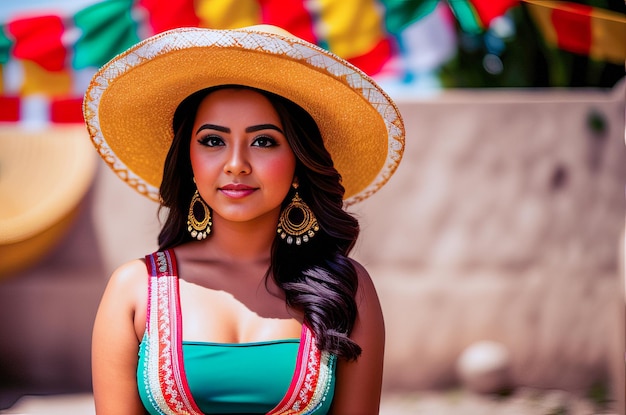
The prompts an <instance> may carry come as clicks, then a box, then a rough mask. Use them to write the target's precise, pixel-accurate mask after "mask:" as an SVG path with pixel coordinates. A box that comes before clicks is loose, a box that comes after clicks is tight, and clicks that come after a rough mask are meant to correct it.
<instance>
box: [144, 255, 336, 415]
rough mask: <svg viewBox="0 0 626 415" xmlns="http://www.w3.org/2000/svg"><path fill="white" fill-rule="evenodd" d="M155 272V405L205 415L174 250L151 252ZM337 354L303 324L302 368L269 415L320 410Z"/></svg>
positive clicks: (148, 376)
mask: <svg viewBox="0 0 626 415" xmlns="http://www.w3.org/2000/svg"><path fill="white" fill-rule="evenodd" d="M146 264H147V267H148V272H149V275H150V284H149V291H148V310H147V318H146V334H145V338H144V340H145V344H146V355H145V356H146V364H145V369H144V373H143V384H142V385H140V386H139V387H143V388H144V389H145V392H146V395H147V396H148V399H149V401H150V404H151V406H152V407H153V408H154V409H155V410H156V411H157V412H158V413H160V414H164V415H178V414H185V415H202V411H201V410H200V409H199V408H198V406H197V404H196V403H195V401H194V399H193V397H192V396H191V392H190V390H189V385H188V383H187V377H186V375H185V370H184V364H183V354H182V317H181V310H180V297H179V291H178V289H179V286H178V271H177V267H176V258H175V255H174V252H173V250H166V251H163V252H156V253H153V254H151V255H147V256H146ZM335 360H336V356H334V355H332V354H331V353H328V352H322V351H320V350H319V349H318V348H317V345H316V341H315V335H314V333H313V331H312V330H311V329H310V328H309V327H308V325H307V324H306V323H305V324H302V333H301V337H300V347H299V349H298V358H297V362H296V369H295V373H294V375H293V378H292V380H291V384H290V386H289V389H288V391H287V393H286V395H285V397H284V398H283V399H282V401H281V402H280V403H279V404H278V405H277V406H276V407H275V408H274V409H273V410H271V411H270V412H269V413H268V415H306V414H313V413H315V411H316V410H317V409H318V408H320V407H321V406H322V405H323V404H324V402H325V401H326V399H327V397H328V396H329V392H332V391H331V390H330V389H331V387H332V385H333V376H334V373H333V369H334V367H335V363H336V362H335Z"/></svg>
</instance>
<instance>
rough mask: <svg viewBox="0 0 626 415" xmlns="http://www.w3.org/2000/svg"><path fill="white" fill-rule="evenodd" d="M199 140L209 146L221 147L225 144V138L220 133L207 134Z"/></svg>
mask: <svg viewBox="0 0 626 415" xmlns="http://www.w3.org/2000/svg"><path fill="white" fill-rule="evenodd" d="M198 142H199V143H200V144H202V145H204V146H207V147H219V146H223V145H224V140H222V138H221V137H220V136H218V135H207V136H204V137H202V138H201V139H199V140H198Z"/></svg>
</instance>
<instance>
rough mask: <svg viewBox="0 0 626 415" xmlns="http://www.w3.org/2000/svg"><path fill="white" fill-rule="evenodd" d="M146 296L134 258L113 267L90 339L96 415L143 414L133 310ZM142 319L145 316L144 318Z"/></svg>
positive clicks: (142, 275)
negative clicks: (114, 269) (137, 372)
mask: <svg viewBox="0 0 626 415" xmlns="http://www.w3.org/2000/svg"><path fill="white" fill-rule="evenodd" d="M145 296H147V275H146V267H145V265H144V264H143V262H141V261H133V262H130V263H128V264H126V265H123V266H122V267H120V268H119V269H118V270H116V271H115V272H114V273H113V275H111V279H110V280H109V283H108V285H107V288H106V289H105V292H104V295H103V296H102V300H101V302H100V307H99V308H98V313H97V315H96V320H95V323H94V329H93V338H92V356H91V363H92V379H93V391H94V399H95V404H96V413H97V414H98V415H117V414H120V415H121V414H124V415H127V414H130V415H132V414H142V415H143V414H145V413H146V412H145V410H144V408H143V405H142V403H141V400H140V399H139V392H138V389H137V378H136V376H137V374H136V371H137V361H138V359H137V353H138V351H139V340H138V338H137V331H136V330H135V324H136V322H135V316H136V313H135V310H136V309H138V307H139V306H140V305H141V304H142V303H143V304H145V300H143V301H142V300H141V299H142V298H144V297H145ZM144 321H145V317H144Z"/></svg>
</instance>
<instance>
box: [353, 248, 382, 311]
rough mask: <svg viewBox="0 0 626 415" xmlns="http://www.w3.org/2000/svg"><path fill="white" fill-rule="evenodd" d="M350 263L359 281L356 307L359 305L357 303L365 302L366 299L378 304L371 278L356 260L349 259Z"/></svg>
mask: <svg viewBox="0 0 626 415" xmlns="http://www.w3.org/2000/svg"><path fill="white" fill-rule="evenodd" d="M350 261H351V262H352V265H353V266H354V269H355V271H356V274H357V278H358V281H359V288H358V290H357V295H356V301H357V305H360V304H359V303H360V302H361V301H363V300H365V301H367V300H368V299H370V300H374V301H375V302H376V303H378V294H377V293H376V286H375V285H374V282H373V281H372V277H371V276H370V274H369V272H367V270H366V269H365V267H364V266H363V265H361V263H359V262H358V261H357V260H355V259H353V258H350Z"/></svg>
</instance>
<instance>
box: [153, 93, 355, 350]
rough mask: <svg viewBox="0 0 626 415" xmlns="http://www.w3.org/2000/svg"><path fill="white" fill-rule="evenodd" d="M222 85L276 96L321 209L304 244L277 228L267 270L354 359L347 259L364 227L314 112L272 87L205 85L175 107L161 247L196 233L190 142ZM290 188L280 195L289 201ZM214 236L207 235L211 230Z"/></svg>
mask: <svg viewBox="0 0 626 415" xmlns="http://www.w3.org/2000/svg"><path fill="white" fill-rule="evenodd" d="M223 88H248V89H253V90H255V91H257V92H259V93H261V94H262V95H264V96H265V97H267V98H268V100H269V101H270V102H271V103H272V105H273V107H274V108H275V110H276V112H277V113H278V115H279V117H280V119H281V122H282V124H283V129H284V132H285V136H286V138H287V141H288V142H289V145H290V146H291V149H292V151H293V152H294V154H295V156H296V172H295V175H296V177H297V178H298V183H299V187H298V193H299V195H300V197H301V198H302V199H303V200H304V201H305V202H306V204H307V205H308V206H309V207H310V208H311V210H312V211H313V212H314V214H315V216H316V217H317V221H318V223H319V226H320V230H319V232H317V233H316V235H315V237H313V238H311V239H310V240H309V242H307V243H304V244H302V245H300V246H295V245H293V246H292V245H289V244H287V243H285V241H283V240H282V239H281V238H280V237H279V236H278V234H277V236H276V238H275V239H274V243H273V245H272V251H271V262H270V267H269V269H268V272H267V275H266V277H268V276H271V277H272V278H274V281H275V282H276V284H277V285H278V286H279V287H280V288H281V289H282V290H283V291H284V292H285V296H286V301H287V305H289V306H290V307H293V308H296V309H300V310H302V311H303V312H304V318H305V322H306V323H307V324H308V325H309V326H310V327H311V329H312V330H313V331H314V333H315V335H316V338H317V345H318V347H319V348H320V349H321V350H326V351H329V352H331V353H333V354H336V355H337V356H339V357H343V358H346V359H350V360H351V359H356V358H357V357H358V356H359V355H360V353H361V348H360V347H359V346H358V345H357V344H356V343H355V342H353V341H352V340H351V339H350V338H349V334H350V332H351V331H352V328H353V326H354V321H355V319H356V314H357V307H356V301H355V294H356V291H357V287H358V279H357V273H356V270H355V268H354V266H353V264H352V262H351V261H350V260H349V259H348V257H347V256H348V253H349V252H350V251H351V250H352V248H353V246H354V244H355V242H356V239H357V237H358V235H359V224H358V221H357V220H356V219H355V218H354V217H353V216H352V215H350V214H349V213H347V212H346V211H344V210H343V196H344V187H343V186H342V185H341V176H340V174H339V173H338V172H337V170H336V169H335V167H334V166H333V160H332V158H331V156H330V154H329V153H328V151H327V150H326V148H325V146H324V142H323V140H322V137H321V134H320V131H319V128H318V126H317V124H316V123H315V120H313V118H312V117H311V116H310V115H309V114H308V113H307V112H306V111H305V110H304V109H302V108H301V107H300V106H298V105H297V104H295V103H293V102H291V101H289V100H287V99H285V98H283V97H281V96H279V95H276V94H272V93H270V92H267V91H262V90H258V89H255V88H250V87H244V86H240V85H224V86H218V87H213V88H207V89H204V90H201V91H198V92H196V93H194V94H192V95H190V96H189V97H187V98H186V99H185V100H184V101H183V102H182V103H181V104H180V105H179V106H178V108H177V110H176V113H175V115H174V121H173V128H174V140H173V142H172V145H171V147H170V150H169V152H168V155H167V158H166V160H165V165H164V171H163V181H162V183H161V189H160V191H161V199H162V204H161V207H162V208H163V207H165V208H167V209H168V213H167V218H166V220H165V223H164V225H163V228H162V229H161V233H160V234H159V248H160V249H167V248H172V247H175V246H177V245H180V244H182V243H185V242H188V241H192V240H193V238H192V237H191V236H190V235H189V233H188V232H187V213H188V209H189V203H190V201H191V198H192V196H193V193H194V192H195V185H194V184H193V181H192V177H193V172H192V169H191V162H190V159H189V143H190V137H191V132H192V127H193V123H194V121H195V116H196V110H197V108H198V106H199V105H200V102H201V101H202V100H203V99H204V98H205V97H206V96H207V95H209V94H210V93H211V92H213V91H215V90H217V89H223ZM292 196H293V195H292V194H289V195H287V197H286V198H285V201H284V202H283V207H285V206H286V205H287V204H288V203H289V201H290V199H291V197H292ZM209 237H210V236H209Z"/></svg>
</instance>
